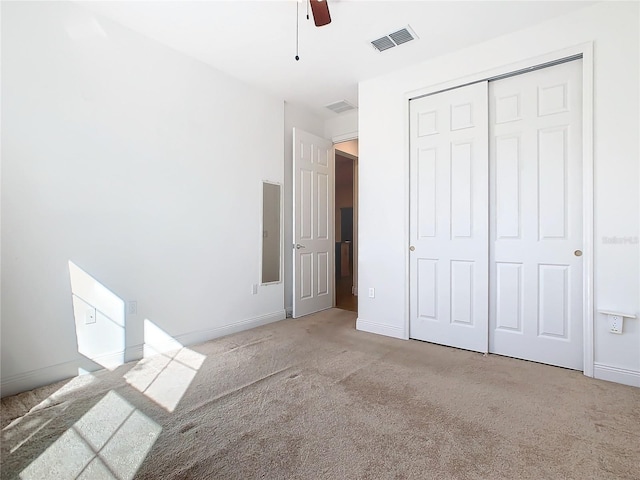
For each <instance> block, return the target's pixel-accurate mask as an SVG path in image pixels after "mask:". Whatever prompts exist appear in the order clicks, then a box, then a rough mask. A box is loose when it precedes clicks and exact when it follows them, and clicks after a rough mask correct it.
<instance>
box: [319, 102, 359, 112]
mask: <svg viewBox="0 0 640 480" xmlns="http://www.w3.org/2000/svg"><path fill="white" fill-rule="evenodd" d="M325 108H328V109H329V110H331V111H332V112H335V113H342V112H346V111H347V110H354V109H355V108H356V107H355V105H352V104H351V103H349V102H347V101H346V100H340V101H339V102H334V103H330V104H329V105H325Z"/></svg>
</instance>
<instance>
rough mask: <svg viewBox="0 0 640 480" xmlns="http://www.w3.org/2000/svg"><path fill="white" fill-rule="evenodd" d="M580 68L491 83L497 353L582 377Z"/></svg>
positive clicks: (493, 343)
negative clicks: (576, 373)
mask: <svg viewBox="0 0 640 480" xmlns="http://www.w3.org/2000/svg"><path fill="white" fill-rule="evenodd" d="M581 81H582V61H572V62H568V63H565V64H561V65H556V66H553V67H549V68H544V69H541V70H537V71H534V72H530V73H526V74H523V75H518V76H514V77H511V78H506V79H502V80H498V81H495V82H490V84H489V100H490V169H491V170H490V179H491V189H490V190H491V206H492V209H491V228H490V232H491V241H490V247H491V250H490V256H491V262H490V265H491V270H490V279H491V298H490V335H489V340H490V344H489V349H490V352H492V353H497V354H500V355H507V356H510V357H516V358H522V359H526V360H533V361H537V362H542V363H547V364H551V365H558V366H562V367H567V368H573V369H578V370H582V368H583V365H582V363H583V351H582V341H583V340H582V318H583V317H582V295H583V288H582V281H583V276H582V257H581V256H580V255H581V249H582V151H581V148H582V103H581V98H582V84H581Z"/></svg>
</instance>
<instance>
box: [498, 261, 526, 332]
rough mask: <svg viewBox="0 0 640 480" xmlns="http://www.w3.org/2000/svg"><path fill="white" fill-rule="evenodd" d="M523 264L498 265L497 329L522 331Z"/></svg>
mask: <svg viewBox="0 0 640 480" xmlns="http://www.w3.org/2000/svg"><path fill="white" fill-rule="evenodd" d="M522 300H523V299H522V264H520V263H497V264H496V328H498V329H504V330H510V331H514V332H521V331H522V307H523V303H522Z"/></svg>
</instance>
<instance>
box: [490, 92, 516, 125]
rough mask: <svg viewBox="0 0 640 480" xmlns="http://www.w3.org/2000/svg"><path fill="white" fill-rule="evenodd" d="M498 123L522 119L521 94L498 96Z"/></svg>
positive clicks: (496, 108) (496, 106)
mask: <svg viewBox="0 0 640 480" xmlns="http://www.w3.org/2000/svg"><path fill="white" fill-rule="evenodd" d="M495 116H496V123H507V122H515V121H518V120H520V94H514V95H505V96H504V97H499V98H496V102H495Z"/></svg>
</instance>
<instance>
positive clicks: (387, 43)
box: [371, 37, 396, 52]
mask: <svg viewBox="0 0 640 480" xmlns="http://www.w3.org/2000/svg"><path fill="white" fill-rule="evenodd" d="M371 45H373V46H374V47H375V48H376V49H377V50H378V51H379V52H384V51H385V50H387V49H388V48H393V47H395V46H396V44H395V43H393V41H392V40H391V39H390V38H389V37H381V38H378V39H376V40H374V41H372V42H371Z"/></svg>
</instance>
